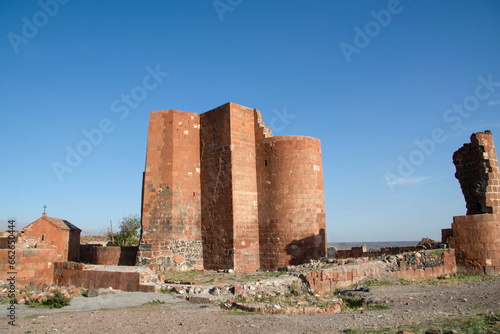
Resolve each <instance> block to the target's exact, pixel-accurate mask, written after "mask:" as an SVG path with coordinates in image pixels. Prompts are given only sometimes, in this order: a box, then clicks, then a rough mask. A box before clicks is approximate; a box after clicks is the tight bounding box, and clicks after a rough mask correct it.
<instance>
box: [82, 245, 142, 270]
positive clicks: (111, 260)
mask: <svg viewBox="0 0 500 334" xmlns="http://www.w3.org/2000/svg"><path fill="white" fill-rule="evenodd" d="M80 256H81V262H84V263H90V264H107V265H115V266H133V265H135V262H136V257H137V247H103V246H101V245H81V246H80Z"/></svg>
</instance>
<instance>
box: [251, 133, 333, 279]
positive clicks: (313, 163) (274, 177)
mask: <svg viewBox="0 0 500 334" xmlns="http://www.w3.org/2000/svg"><path fill="white" fill-rule="evenodd" d="M257 174H258V176H259V177H258V186H259V221H260V223H259V234H260V257H261V266H262V267H263V268H266V269H277V268H279V267H280V266H286V265H290V264H300V263H304V262H306V261H308V260H309V259H317V258H319V257H322V256H325V255H326V233H325V201H324V192H323V170H322V163H321V145H320V141H319V140H318V139H315V138H310V137H300V136H282V137H270V138H267V139H263V140H262V141H261V143H260V145H259V149H258V151H257Z"/></svg>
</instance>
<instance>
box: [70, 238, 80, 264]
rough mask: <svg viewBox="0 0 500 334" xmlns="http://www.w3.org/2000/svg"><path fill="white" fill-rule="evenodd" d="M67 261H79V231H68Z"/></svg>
mask: <svg viewBox="0 0 500 334" xmlns="http://www.w3.org/2000/svg"><path fill="white" fill-rule="evenodd" d="M68 261H76V262H78V261H80V232H77V231H69V245H68Z"/></svg>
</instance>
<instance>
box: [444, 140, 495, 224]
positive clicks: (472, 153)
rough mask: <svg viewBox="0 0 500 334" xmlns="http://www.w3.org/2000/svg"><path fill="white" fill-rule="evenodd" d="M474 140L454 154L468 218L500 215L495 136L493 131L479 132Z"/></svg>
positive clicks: (456, 174) (456, 175)
mask: <svg viewBox="0 0 500 334" xmlns="http://www.w3.org/2000/svg"><path fill="white" fill-rule="evenodd" d="M470 140H471V142H470V143H468V144H465V145H464V146H463V147H462V148H461V149H459V150H458V151H456V152H455V153H454V154H453V163H454V164H455V167H456V169H457V172H456V173H455V177H456V178H457V179H458V180H459V182H460V186H461V187H462V193H463V194H464V197H465V202H466V206H467V215H479V214H484V213H500V212H499V209H500V183H499V182H500V173H499V171H498V160H497V155H496V152H495V145H494V143H493V136H492V134H491V132H490V131H485V132H479V133H474V134H473V135H472V136H471V138H470Z"/></svg>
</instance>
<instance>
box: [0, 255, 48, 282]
mask: <svg viewBox="0 0 500 334" xmlns="http://www.w3.org/2000/svg"><path fill="white" fill-rule="evenodd" d="M12 251H15V254H14V255H15V263H14V264H13V266H14V267H13V268H12V267H11V263H9V256H12V254H13V253H9V252H12ZM55 254H56V250H55V249H54V248H50V249H40V248H29V249H14V250H10V249H0V280H2V281H4V282H7V280H8V279H9V278H11V277H12V276H15V281H16V284H18V285H20V286H25V285H28V284H30V283H31V282H35V284H37V285H38V284H47V285H50V284H52V283H53V282H54V258H55ZM10 273H15V274H10Z"/></svg>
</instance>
